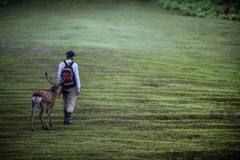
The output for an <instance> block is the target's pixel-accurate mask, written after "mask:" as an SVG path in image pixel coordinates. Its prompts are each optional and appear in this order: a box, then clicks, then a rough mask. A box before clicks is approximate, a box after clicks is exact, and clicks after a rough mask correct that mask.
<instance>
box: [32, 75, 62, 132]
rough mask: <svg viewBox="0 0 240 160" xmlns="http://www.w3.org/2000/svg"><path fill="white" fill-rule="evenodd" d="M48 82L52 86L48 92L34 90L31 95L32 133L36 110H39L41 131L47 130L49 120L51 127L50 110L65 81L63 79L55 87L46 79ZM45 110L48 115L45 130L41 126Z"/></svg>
mask: <svg viewBox="0 0 240 160" xmlns="http://www.w3.org/2000/svg"><path fill="white" fill-rule="evenodd" d="M45 75H46V78H47V73H45ZM47 80H48V82H49V83H51V84H53V87H52V88H51V89H50V90H43V89H42V90H36V91H35V92H34V93H33V95H32V115H31V118H32V131H34V129H33V120H34V114H35V112H36V110H37V108H39V109H41V112H40V115H39V118H40V120H41V122H42V126H43V129H47V130H48V121H49V120H50V126H52V123H51V111H52V108H53V106H54V104H55V101H56V99H57V96H58V94H59V93H60V88H59V86H60V84H61V83H63V82H64V80H65V79H63V80H62V81H61V82H60V83H59V84H58V85H55V84H54V83H53V82H52V81H50V80H49V79H48V78H47ZM45 110H46V111H47V113H48V120H47V125H46V128H45V127H44V124H43V118H42V115H43V113H44V112H45Z"/></svg>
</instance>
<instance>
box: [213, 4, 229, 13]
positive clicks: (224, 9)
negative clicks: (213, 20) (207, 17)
mask: <svg viewBox="0 0 240 160" xmlns="http://www.w3.org/2000/svg"><path fill="white" fill-rule="evenodd" d="M229 10H230V6H229V5H228V4H224V5H222V7H221V9H220V11H219V12H217V13H216V16H219V14H223V13H224V14H226V15H227V14H228V12H229Z"/></svg>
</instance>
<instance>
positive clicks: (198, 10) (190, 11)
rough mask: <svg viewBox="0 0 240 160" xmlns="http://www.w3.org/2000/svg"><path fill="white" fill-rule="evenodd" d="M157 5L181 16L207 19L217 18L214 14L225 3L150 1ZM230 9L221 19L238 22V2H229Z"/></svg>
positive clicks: (239, 5) (188, 0)
mask: <svg viewBox="0 0 240 160" xmlns="http://www.w3.org/2000/svg"><path fill="white" fill-rule="evenodd" d="M152 2H155V3H156V4H157V5H159V6H161V7H162V8H164V9H167V10H171V11H175V12H178V13H180V14H182V15H188V16H194V17H208V18H217V17H216V12H218V11H219V10H220V8H221V6H222V5H223V4H225V3H226V1H222V0H220V1H208V0H207V1H200V0H195V1H190V0H183V1H182V0H181V1H180V0H152ZM228 4H229V5H230V7H231V9H230V12H229V13H228V15H220V16H219V17H220V18H221V19H230V20H238V21H239V20H240V14H237V11H239V9H240V2H236V1H229V3H228Z"/></svg>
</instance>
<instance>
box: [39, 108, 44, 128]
mask: <svg viewBox="0 0 240 160" xmlns="http://www.w3.org/2000/svg"><path fill="white" fill-rule="evenodd" d="M44 111H45V109H44V108H43V107H42V108H41V112H40V114H39V118H40V120H41V122H42V126H43V129H45V127H44V124H43V118H42V115H43V113H44Z"/></svg>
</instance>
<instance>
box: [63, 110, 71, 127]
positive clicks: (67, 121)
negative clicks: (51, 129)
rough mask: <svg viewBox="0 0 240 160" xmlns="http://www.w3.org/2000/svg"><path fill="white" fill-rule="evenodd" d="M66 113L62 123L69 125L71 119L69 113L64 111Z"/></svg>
mask: <svg viewBox="0 0 240 160" xmlns="http://www.w3.org/2000/svg"><path fill="white" fill-rule="evenodd" d="M65 112H66V113H65V114H66V115H65V120H64V123H65V124H71V123H72V121H71V119H70V117H71V114H72V113H71V112H67V111H65Z"/></svg>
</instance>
